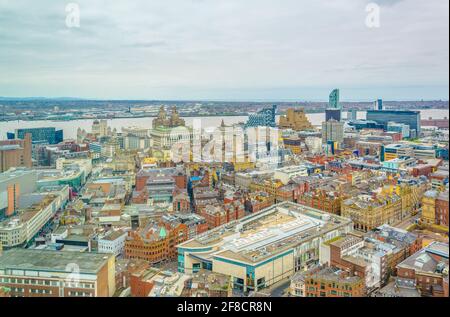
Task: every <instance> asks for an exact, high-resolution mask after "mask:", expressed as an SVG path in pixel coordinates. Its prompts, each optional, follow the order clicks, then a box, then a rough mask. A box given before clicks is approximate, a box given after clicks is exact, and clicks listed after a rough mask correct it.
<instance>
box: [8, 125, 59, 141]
mask: <svg viewBox="0 0 450 317" xmlns="http://www.w3.org/2000/svg"><path fill="white" fill-rule="evenodd" d="M27 133H30V134H31V139H32V141H33V144H39V143H48V144H58V143H61V142H62V141H63V140H64V136H63V130H56V128H50V127H47V128H25V129H16V130H15V132H14V133H8V135H7V136H8V139H22V140H23V139H24V138H25V135H26V134H27Z"/></svg>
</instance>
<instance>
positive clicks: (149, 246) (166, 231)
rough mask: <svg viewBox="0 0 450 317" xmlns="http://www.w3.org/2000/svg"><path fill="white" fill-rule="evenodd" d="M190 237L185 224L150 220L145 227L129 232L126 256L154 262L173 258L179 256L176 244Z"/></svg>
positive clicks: (126, 242)
mask: <svg viewBox="0 0 450 317" xmlns="http://www.w3.org/2000/svg"><path fill="white" fill-rule="evenodd" d="M188 237H189V232H188V228H187V226H186V225H185V224H181V223H178V222H170V223H164V222H161V223H154V222H150V223H149V224H148V225H147V226H146V227H145V228H143V229H139V230H136V231H130V232H129V234H128V237H127V240H126V241H125V257H126V258H130V259H142V260H146V261H148V262H150V263H152V264H153V263H159V262H162V261H165V260H173V259H175V258H176V256H177V249H176V246H177V245H178V244H180V243H181V242H184V241H186V240H187V239H188Z"/></svg>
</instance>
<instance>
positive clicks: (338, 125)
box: [322, 119, 344, 144]
mask: <svg viewBox="0 0 450 317" xmlns="http://www.w3.org/2000/svg"><path fill="white" fill-rule="evenodd" d="M329 141H332V142H338V143H342V142H344V123H343V122H339V121H336V120H333V119H331V120H330V121H327V122H323V123H322V143H323V144H326V143H328V142H329Z"/></svg>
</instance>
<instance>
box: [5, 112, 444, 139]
mask: <svg viewBox="0 0 450 317" xmlns="http://www.w3.org/2000/svg"><path fill="white" fill-rule="evenodd" d="M420 111H421V114H422V119H428V118H430V117H431V118H433V119H443V118H444V117H448V110H445V109H426V110H420ZM346 113H347V112H346V111H343V116H344V118H345V117H346ZM306 115H307V117H308V119H309V120H310V122H311V123H312V124H313V125H315V126H318V125H320V124H321V123H322V122H323V121H324V120H325V113H308V114H306ZM247 118H248V117H247V116H230V117H228V116H225V117H199V118H198V119H201V123H202V127H204V128H208V127H218V126H219V125H220V124H221V122H222V119H223V120H224V122H225V124H227V125H231V124H235V123H239V122H245V121H246V120H247ZM365 118H366V112H365V111H360V112H358V119H365ZM153 119H154V118H152V117H148V118H125V119H109V120H108V125H109V126H110V127H111V129H114V128H116V129H117V131H118V132H121V128H122V127H131V126H136V127H140V128H151V126H152V122H153ZM184 119H185V121H186V124H187V125H192V122H193V120H194V119H196V118H195V117H187V118H184ZM93 121H94V120H93V119H90V120H73V121H49V120H36V121H6V122H0V140H4V139H6V133H7V132H14V130H15V129H17V128H40V127H55V128H57V129H63V130H64V138H65V139H76V137H77V129H78V128H81V129H85V130H86V131H88V132H89V131H91V126H92V122H93Z"/></svg>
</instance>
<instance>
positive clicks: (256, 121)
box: [245, 105, 277, 128]
mask: <svg viewBox="0 0 450 317" xmlns="http://www.w3.org/2000/svg"><path fill="white" fill-rule="evenodd" d="M276 113H277V106H276V105H273V106H272V107H271V108H264V109H262V110H260V111H258V113H256V114H251V115H249V117H248V121H247V123H246V124H245V127H273V128H275V127H276V126H277V123H276V120H275V116H276Z"/></svg>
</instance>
